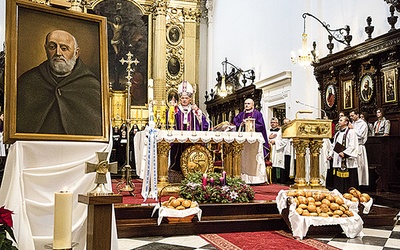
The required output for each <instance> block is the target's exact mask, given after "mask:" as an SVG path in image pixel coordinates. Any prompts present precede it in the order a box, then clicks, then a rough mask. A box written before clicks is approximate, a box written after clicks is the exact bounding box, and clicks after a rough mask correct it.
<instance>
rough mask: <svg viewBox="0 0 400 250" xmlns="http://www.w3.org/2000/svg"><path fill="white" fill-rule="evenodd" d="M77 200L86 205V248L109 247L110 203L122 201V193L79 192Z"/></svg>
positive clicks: (98, 248)
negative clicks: (105, 194)
mask: <svg viewBox="0 0 400 250" xmlns="http://www.w3.org/2000/svg"><path fill="white" fill-rule="evenodd" d="M78 201H79V202H81V203H85V204H87V205H88V217H87V237H86V249H87V250H101V249H105V250H106V249H107V250H109V249H111V218H112V216H111V215H112V204H113V203H122V195H107V196H88V195H83V194H79V195H78Z"/></svg>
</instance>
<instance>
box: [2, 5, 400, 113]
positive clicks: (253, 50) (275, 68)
mask: <svg viewBox="0 0 400 250" xmlns="http://www.w3.org/2000/svg"><path fill="white" fill-rule="evenodd" d="M212 2H213V4H214V6H213V10H212V11H213V18H212V25H209V27H211V28H210V29H209V38H208V39H207V38H206V39H201V41H202V45H201V46H202V48H201V50H200V51H201V54H200V64H201V65H202V66H201V67H200V76H201V77H200V79H199V81H200V82H199V85H200V93H199V96H200V100H201V102H200V105H201V106H203V96H204V93H205V90H210V89H211V88H212V87H214V85H215V83H216V82H215V78H216V72H217V71H222V65H221V62H222V61H223V60H224V59H225V57H227V58H228V60H229V62H231V63H233V64H235V65H236V66H238V67H241V68H242V69H244V70H246V69H250V68H254V70H255V72H256V80H255V81H256V82H260V81H263V80H264V79H267V78H269V77H271V76H274V75H277V74H279V73H281V72H284V71H291V72H292V83H291V86H292V90H291V92H292V95H291V101H290V103H289V104H290V106H291V109H292V112H291V114H289V115H292V117H290V118H294V117H293V116H294V114H295V112H296V110H298V109H303V108H304V107H302V106H299V105H298V104H297V103H295V100H299V101H301V102H303V103H307V104H309V105H312V106H318V107H319V106H320V104H319V102H320V101H319V99H320V98H319V95H320V93H319V92H318V90H317V88H318V86H317V83H316V81H315V77H314V75H313V69H312V67H308V68H306V69H304V68H301V67H299V66H298V65H293V64H292V63H291V61H290V52H291V51H297V50H298V49H299V48H300V47H301V34H302V32H303V18H302V13H304V12H309V13H311V14H313V15H315V16H316V17H318V18H319V19H320V20H322V21H325V22H327V23H329V24H330V25H331V28H339V27H344V25H346V24H348V25H350V27H351V34H352V35H353V41H352V42H351V44H352V45H355V44H359V43H361V42H363V41H364V40H365V39H366V38H367V35H366V33H365V32H364V27H365V26H366V21H365V20H366V18H367V16H371V17H372V25H374V26H375V31H374V33H373V34H372V36H373V37H376V36H379V35H382V34H384V33H386V32H387V31H388V30H389V29H390V25H389V24H388V23H387V17H388V16H390V13H389V6H388V5H387V4H386V3H385V2H384V1H383V0H352V1H348V0H324V1H321V0H279V1H276V0H246V1H243V0H212ZM5 5H6V0H0V42H1V43H2V42H3V41H5V12H6V10H5ZM395 14H396V15H398V13H397V12H396V13H395ZM203 31H204V29H202V33H203ZM306 32H307V33H308V39H309V40H308V43H309V44H310V46H311V44H312V41H314V40H315V41H316V42H317V48H318V49H319V52H320V55H321V56H325V55H326V54H327V52H328V51H327V49H326V43H327V42H328V40H327V35H328V34H327V32H326V30H325V29H324V28H323V27H322V26H321V24H319V23H318V22H317V21H316V20H314V19H312V18H310V17H307V19H306ZM207 41H208V42H207ZM204 43H209V44H208V46H206V47H204V46H205V44H204ZM343 47H344V46H343V45H342V44H338V43H335V49H334V52H335V51H336V52H337V51H338V48H339V49H343ZM207 49H208V50H209V51H207ZM204 65H207V66H206V67H205V66H204ZM205 76H206V77H205ZM202 108H203V109H204V107H202Z"/></svg>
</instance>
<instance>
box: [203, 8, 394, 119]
mask: <svg viewBox="0 0 400 250" xmlns="http://www.w3.org/2000/svg"><path fill="white" fill-rule="evenodd" d="M213 1H214V7H213V23H212V28H211V29H210V30H209V32H211V33H212V37H213V41H212V44H209V45H208V46H211V47H212V51H213V52H212V56H211V57H210V55H209V57H210V58H208V62H207V65H208V71H207V74H212V77H210V76H209V77H208V79H215V78H216V72H217V71H222V65H221V62H222V61H223V60H224V59H225V57H227V58H228V60H229V62H231V63H233V64H235V65H236V66H238V67H241V68H242V69H245V70H246V69H250V68H254V69H255V72H256V80H255V81H256V82H260V81H263V80H264V79H267V78H269V77H271V76H274V75H277V74H279V73H281V72H284V71H291V72H292V84H291V86H292V90H291V93H292V94H291V101H290V106H291V110H292V111H291V112H290V114H289V118H294V115H295V112H296V111H297V110H299V109H304V108H305V107H304V106H301V105H299V104H297V103H296V102H295V101H296V100H299V101H300V102H303V103H307V104H309V105H311V106H315V107H320V100H319V99H320V93H319V91H318V84H317V82H316V80H315V77H314V75H313V68H312V67H308V68H306V69H304V68H302V67H300V66H298V65H293V64H292V63H291V61H290V52H291V51H296V52H297V50H298V49H299V48H300V47H301V34H302V32H303V18H302V14H303V13H304V12H309V13H311V14H313V15H314V16H316V17H318V18H319V19H320V20H322V21H325V22H326V23H328V24H330V26H331V28H340V27H344V26H345V25H346V24H348V25H350V28H351V31H350V34H351V35H353V40H352V42H351V44H352V45H356V44H359V43H361V42H363V41H364V40H365V39H366V38H367V34H366V33H365V32H364V27H365V26H366V25H367V23H366V18H367V16H371V17H372V25H373V26H375V31H374V33H373V34H372V36H373V37H376V36H378V35H382V34H384V33H386V32H387V31H388V30H389V29H390V25H389V24H388V23H387V21H386V20H387V17H388V16H390V13H389V6H388V5H387V4H386V3H385V2H384V1H383V0H381V1H379V0H352V1H348V0H324V1H320V0H280V1H276V0H246V1H243V0H213ZM396 15H398V13H396ZM306 33H307V34H308V43H309V45H310V47H311V44H312V42H313V41H316V42H317V49H318V50H319V53H320V56H321V57H324V56H326V54H327V53H328V50H327V48H326V44H327V43H328V39H327V36H328V33H327V31H326V30H325V29H324V28H323V27H322V25H321V24H320V23H318V22H317V21H316V20H315V19H312V18H310V17H307V18H306ZM343 47H344V46H343V45H342V44H338V43H337V42H335V49H334V51H333V52H337V51H339V50H338V48H339V49H343ZM203 59H204V58H201V60H203ZM215 84H216V82H215V80H214V82H207V83H200V86H207V90H210V89H211V88H213V87H214V85H215ZM263 113H264V114H266V113H267V112H265V111H264V112H263ZM316 116H319V114H318V113H317V114H316ZM266 118H267V117H266Z"/></svg>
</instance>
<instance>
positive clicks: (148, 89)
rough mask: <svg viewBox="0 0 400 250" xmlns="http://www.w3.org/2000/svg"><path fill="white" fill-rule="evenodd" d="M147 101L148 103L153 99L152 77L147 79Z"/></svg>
mask: <svg viewBox="0 0 400 250" xmlns="http://www.w3.org/2000/svg"><path fill="white" fill-rule="evenodd" d="M147 85H148V88H147V102H148V103H149V104H150V102H151V101H152V100H153V91H154V82H153V79H149V80H148V81H147Z"/></svg>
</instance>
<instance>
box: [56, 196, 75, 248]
mask: <svg viewBox="0 0 400 250" xmlns="http://www.w3.org/2000/svg"><path fill="white" fill-rule="evenodd" d="M72 196H73V195H72V192H69V191H60V192H58V193H55V194H54V234H53V249H70V248H71V247H72Z"/></svg>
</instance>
